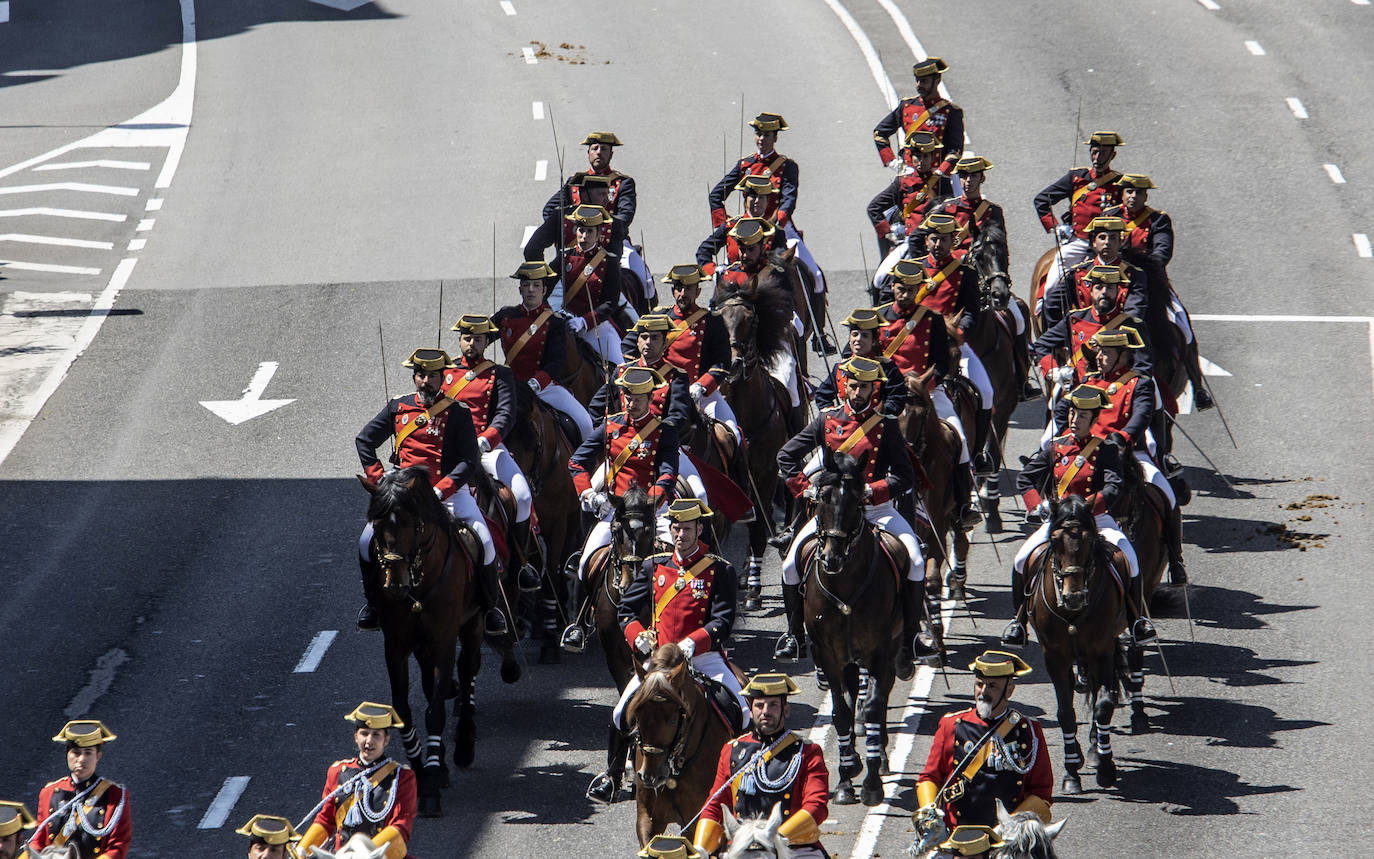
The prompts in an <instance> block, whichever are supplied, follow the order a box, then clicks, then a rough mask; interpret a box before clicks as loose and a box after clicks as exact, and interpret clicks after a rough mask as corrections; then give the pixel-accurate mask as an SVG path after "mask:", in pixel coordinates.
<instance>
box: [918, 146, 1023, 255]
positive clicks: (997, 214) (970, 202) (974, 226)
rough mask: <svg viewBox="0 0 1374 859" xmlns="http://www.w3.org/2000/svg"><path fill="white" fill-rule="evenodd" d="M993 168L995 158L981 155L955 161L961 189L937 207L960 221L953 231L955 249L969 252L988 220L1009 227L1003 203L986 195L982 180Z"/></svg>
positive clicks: (1005, 227) (957, 251) (990, 222)
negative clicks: (984, 195)
mask: <svg viewBox="0 0 1374 859" xmlns="http://www.w3.org/2000/svg"><path fill="white" fill-rule="evenodd" d="M991 169H992V162H991V161H989V160H988V159H986V158H984V157H983V156H981V155H970V156H969V157H967V158H960V159H959V161H958V162H957V163H956V164H955V165H954V172H955V174H956V175H957V176H958V177H959V185H960V186H961V189H962V190H961V193H960V194H959V196H958V197H955V198H953V199H951V200H947V201H946V202H945V203H944V204H943V205H941V206H940V207H939V208H938V209H936V210H935V211H938V212H941V213H943V214H946V215H951V216H953V218H954V220H956V221H958V222H959V231H958V232H957V233H955V234H954V252H955V253H966V252H967V251H968V249H969V248H970V247H971V246H972V245H973V242H974V240H976V239H977V238H978V236H979V235H981V234H982V232H983V229H984V228H985V227H986V226H987V225H989V224H996V225H997V226H999V227H1001V228H1002V232H1003V233H1005V232H1006V231H1007V219H1006V216H1005V215H1004V214H1003V213H1002V207H1001V206H999V205H997V204H996V203H994V202H992V201H991V200H987V199H984V197H983V181H984V180H985V179H986V178H987V172H988V171H989V170H991Z"/></svg>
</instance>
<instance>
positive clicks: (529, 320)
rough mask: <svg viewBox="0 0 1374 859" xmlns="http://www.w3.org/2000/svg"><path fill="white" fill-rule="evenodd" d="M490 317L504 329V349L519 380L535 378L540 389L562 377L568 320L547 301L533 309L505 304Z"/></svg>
mask: <svg viewBox="0 0 1374 859" xmlns="http://www.w3.org/2000/svg"><path fill="white" fill-rule="evenodd" d="M545 314H548V315H547V316H546V315H545ZM491 319H492V322H495V323H496V325H497V326H498V327H499V328H500V329H501V330H500V332H499V333H500V335H501V350H502V352H503V353H504V354H505V356H506V364H507V366H509V367H510V369H511V372H512V373H514V374H515V378H516V381H519V382H528V381H529V380H530V379H534V380H535V381H537V382H538V383H539V387H540V388H541V389H542V388H547V387H548V386H549V385H550V384H552V383H554V382H557V381H559V380H558V378H557V377H558V376H561V375H562V374H563V364H564V362H565V361H566V360H567V354H568V353H567V350H568V323H567V322H566V321H565V320H564V319H563V317H561V316H559V315H557V314H556V313H555V312H554V310H553V308H551V307H549V305H548V302H545V303H543V304H541V305H539V306H538V307H536V308H535V309H534V310H532V311H530V310H526V309H525V306H524V305H522V304H517V305H513V306H511V307H503V308H501V309H500V310H498V311H496V313H495V315H493V316H492V318H491ZM512 352H513V353H514V354H512Z"/></svg>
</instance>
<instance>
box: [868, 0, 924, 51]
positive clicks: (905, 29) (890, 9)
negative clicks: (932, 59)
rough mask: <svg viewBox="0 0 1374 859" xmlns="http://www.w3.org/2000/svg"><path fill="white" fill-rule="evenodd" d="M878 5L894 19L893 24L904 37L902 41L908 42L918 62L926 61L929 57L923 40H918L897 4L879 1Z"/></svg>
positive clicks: (889, 1) (883, 0)
mask: <svg viewBox="0 0 1374 859" xmlns="http://www.w3.org/2000/svg"><path fill="white" fill-rule="evenodd" d="M878 5H879V6H881V7H883V11H884V12H887V16H888V17H889V18H891V19H892V23H893V24H896V25H897V33H898V34H899V35H900V36H901V37H902V41H903V42H906V46H907V48H909V49H910V50H911V54H912V56H914V57H915V58H916V62H918V63H919V62H922V61H924V60H925V59H926V58H927V57H928V56H929V55H928V54H927V53H926V49H925V47H924V46H923V45H922V44H921V40H920V39H918V38H916V33H915V32H913V31H912V29H911V22H910V21H908V20H907V19H906V15H903V14H902V10H901V9H899V8H897V4H896V3H894V2H892V0H878Z"/></svg>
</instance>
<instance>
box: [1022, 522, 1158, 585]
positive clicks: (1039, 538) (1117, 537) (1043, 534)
mask: <svg viewBox="0 0 1374 859" xmlns="http://www.w3.org/2000/svg"><path fill="white" fill-rule="evenodd" d="M1094 519H1095V521H1096V522H1097V533H1099V534H1101V535H1102V539H1104V540H1106V541H1107V542H1108V543H1111V544H1112V545H1113V546H1115V547H1117V548H1118V549H1120V550H1121V554H1123V555H1125V556H1126V566H1127V567H1129V568H1130V571H1131V578H1135V577H1136V576H1138V575H1140V563H1139V562H1138V561H1137V560H1136V558H1135V549H1134V548H1133V547H1132V546H1131V541H1130V540H1127V539H1126V535H1125V534H1123V533H1121V529H1120V528H1118V527H1117V526H1116V520H1115V519H1113V518H1112V517H1111V516H1109V515H1107V514H1106V513H1099V514H1098V515H1097V516H1095V517H1094ZM1049 541H1050V523H1048V522H1046V523H1044V524H1043V525H1041V526H1040V527H1039V528H1037V529H1035V533H1034V534H1031V535H1030V536H1029V537H1027V538H1026V542H1024V543H1022V544H1021V549H1020V550H1019V551H1018V552H1017V553H1016V558H1015V560H1013V561H1012V564H1013V565H1014V566H1015V567H1016V571H1017V572H1018V573H1024V572H1025V571H1026V559H1027V558H1029V557H1030V555H1031V552H1032V551H1034V550H1035V547H1036V546H1041V545H1044V544H1045V543H1048V542H1049Z"/></svg>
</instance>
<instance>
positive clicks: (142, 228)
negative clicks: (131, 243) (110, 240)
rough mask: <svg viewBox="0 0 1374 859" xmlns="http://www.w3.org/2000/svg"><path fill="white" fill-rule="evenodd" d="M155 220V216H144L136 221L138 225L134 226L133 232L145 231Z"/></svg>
mask: <svg viewBox="0 0 1374 859" xmlns="http://www.w3.org/2000/svg"><path fill="white" fill-rule="evenodd" d="M156 222H157V219H156V218H144V219H143V220H141V221H139V222H138V226H136V227H134V232H137V233H146V232H148V231H149V230H151V229H152V228H153V224H154V223H156Z"/></svg>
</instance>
